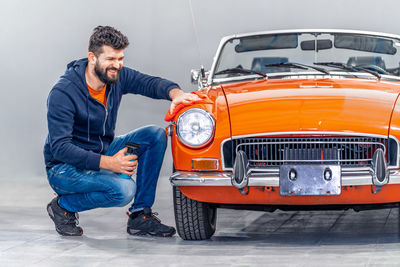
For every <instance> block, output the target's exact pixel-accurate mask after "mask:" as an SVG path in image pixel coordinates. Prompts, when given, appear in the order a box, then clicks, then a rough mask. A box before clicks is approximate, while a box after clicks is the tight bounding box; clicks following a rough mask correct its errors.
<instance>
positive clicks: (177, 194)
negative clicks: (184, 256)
mask: <svg viewBox="0 0 400 267" xmlns="http://www.w3.org/2000/svg"><path fill="white" fill-rule="evenodd" d="M173 197H174V210H175V222H176V228H177V230H178V234H179V236H180V237H181V238H182V239H184V240H204V239H209V238H210V237H211V236H212V235H213V234H214V233H215V226H216V221H217V209H216V208H214V207H211V206H210V204H208V203H204V202H199V201H196V200H192V199H190V198H188V197H186V196H185V195H184V194H182V192H181V190H180V189H179V187H177V186H174V187H173Z"/></svg>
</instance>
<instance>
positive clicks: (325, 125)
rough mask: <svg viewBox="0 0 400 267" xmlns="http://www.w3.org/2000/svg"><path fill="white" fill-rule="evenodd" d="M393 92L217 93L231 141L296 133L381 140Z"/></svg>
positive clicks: (321, 83) (285, 86)
mask: <svg viewBox="0 0 400 267" xmlns="http://www.w3.org/2000/svg"><path fill="white" fill-rule="evenodd" d="M349 80H350V79H349ZM398 86H399V84H397V83H391V82H380V81H371V80H361V81H360V80H359V79H351V80H350V81H345V80H344V81H335V80H331V79H324V80H311V81H310V80H280V81H276V80H275V81H273V80H271V81H251V82H242V83H236V84H225V85H223V90H224V92H225V95H226V99H227V103H228V107H229V112H230V121H231V131H232V135H233V136H239V135H248V134H262V133H271V132H298V131H300V132H302V131H303V132H310V131H311V132H313V131H316V132H317V131H319V132H350V133H352V132H354V133H371V134H380V135H387V134H388V127H389V123H390V118H391V114H392V110H393V107H394V104H395V102H396V99H397V97H398V94H399V90H398V89H397V88H398ZM377 88H379V90H378V89H377Z"/></svg>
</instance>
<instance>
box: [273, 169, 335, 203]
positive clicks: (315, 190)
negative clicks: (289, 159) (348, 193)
mask: <svg viewBox="0 0 400 267" xmlns="http://www.w3.org/2000/svg"><path fill="white" fill-rule="evenodd" d="M341 180H342V179H341V168H340V166H339V165H322V164H318V165H317V164H309V165H306V164H304V165H281V167H280V169H279V193H280V194H281V195H282V196H330V195H340V193H341Z"/></svg>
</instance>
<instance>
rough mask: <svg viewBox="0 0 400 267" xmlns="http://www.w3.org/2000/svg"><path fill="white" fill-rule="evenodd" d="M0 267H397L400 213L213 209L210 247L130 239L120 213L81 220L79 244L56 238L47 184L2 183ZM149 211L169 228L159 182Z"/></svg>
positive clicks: (166, 198) (91, 214)
mask: <svg viewBox="0 0 400 267" xmlns="http://www.w3.org/2000/svg"><path fill="white" fill-rule="evenodd" d="M0 186H1V189H2V194H1V195H0V266H56V265H57V266H205V265H207V266H278V265H279V266H322V265H323V266H337V265H341V266H380V265H385V266H400V237H399V214H398V210H397V209H386V210H380V211H364V212H359V213H356V212H354V211H326V212H322V211H313V212H275V213H263V212H254V211H232V210H223V209H221V210H218V212H219V214H218V226H217V227H218V229H217V232H216V234H215V236H214V237H213V238H212V239H211V240H207V241H200V242H188V241H183V240H182V239H180V238H179V236H175V237H173V238H168V239H162V238H144V237H141V238H139V237H132V236H129V235H128V234H126V232H125V225H126V221H127V216H126V215H125V214H124V213H125V211H126V210H125V209H124V208H110V209H98V210H94V211H88V212H83V213H81V214H80V225H81V226H82V227H83V228H84V232H85V233H84V236H83V237H61V236H59V235H58V234H57V233H56V232H55V230H54V225H53V223H52V222H51V221H50V219H49V218H48V215H47V213H46V211H45V206H46V204H47V202H48V201H49V200H50V199H51V198H52V192H51V190H50V188H49V186H48V185H47V183H46V180H45V178H44V177H38V178H30V179H21V180H18V181H8V180H4V179H3V180H1V181H0ZM154 211H157V212H158V213H159V217H160V218H161V219H162V220H163V222H165V223H168V224H174V218H173V209H172V197H171V188H170V186H169V183H168V178H167V177H162V178H161V179H160V182H159V190H158V192H157V202H156V204H155V206H154Z"/></svg>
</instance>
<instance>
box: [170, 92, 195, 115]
mask: <svg viewBox="0 0 400 267" xmlns="http://www.w3.org/2000/svg"><path fill="white" fill-rule="evenodd" d="M169 96H170V97H171V99H172V103H171V106H170V108H169V112H170V113H171V114H172V113H173V111H174V109H175V108H176V107H177V106H178V105H180V104H187V103H191V102H194V101H197V100H200V98H199V97H198V96H197V95H195V94H191V93H185V92H184V91H182V90H181V89H178V88H176V89H172V90H171V91H170V93H169Z"/></svg>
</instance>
